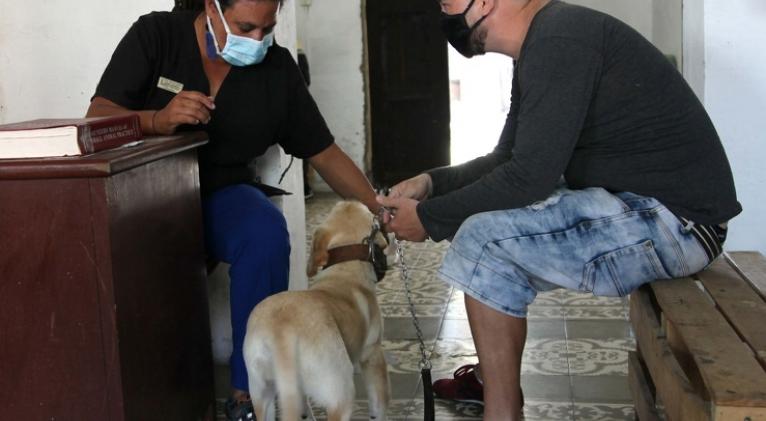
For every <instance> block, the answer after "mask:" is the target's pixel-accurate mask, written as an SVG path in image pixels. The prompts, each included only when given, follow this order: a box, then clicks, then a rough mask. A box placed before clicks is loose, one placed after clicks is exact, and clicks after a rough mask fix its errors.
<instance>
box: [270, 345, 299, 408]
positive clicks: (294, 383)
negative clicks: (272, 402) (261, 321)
mask: <svg viewBox="0 0 766 421" xmlns="http://www.w3.org/2000/svg"><path fill="white" fill-rule="evenodd" d="M275 339H276V340H277V341H279V346H278V347H277V349H279V350H282V351H283V352H281V353H279V352H278V353H275V355H274V366H275V367H274V368H275V369H276V370H275V371H276V373H275V374H276V376H275V377H276V378H275V380H276V383H277V394H278V395H279V408H280V412H281V414H282V415H281V417H280V418H281V419H282V420H285V421H293V420H300V419H301V417H302V415H304V414H302V412H303V408H304V405H303V399H304V397H303V391H302V390H301V389H302V388H301V381H300V376H299V373H298V371H299V369H300V367H299V366H298V337H297V336H295V335H294V334H292V333H283V334H281V335H278V337H277V338H275Z"/></svg>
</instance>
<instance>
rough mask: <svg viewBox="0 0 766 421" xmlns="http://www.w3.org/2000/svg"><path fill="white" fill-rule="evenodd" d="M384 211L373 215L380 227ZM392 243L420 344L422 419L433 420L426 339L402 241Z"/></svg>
mask: <svg viewBox="0 0 766 421" xmlns="http://www.w3.org/2000/svg"><path fill="white" fill-rule="evenodd" d="M385 212H388V213H389V214H390V215H393V212H392V211H391V209H388V208H386V207H381V208H380V210H379V212H378V215H376V217H375V222H374V224H375V226H378V227H381V226H383V224H382V221H383V214H384V213H385ZM394 244H395V245H396V260H397V261H398V262H399V268H400V271H399V274H400V278H401V280H402V283H403V284H404V290H405V292H406V296H407V303H408V304H409V309H410V315H411V316H412V325H413V326H414V327H415V334H416V335H417V337H418V345H419V346H420V363H419V364H418V366H419V367H420V376H421V379H422V381H423V419H424V420H425V421H434V419H435V415H436V414H435V412H436V411H435V407H434V394H433V389H432V388H431V386H432V384H431V367H432V364H431V360H430V359H429V358H428V353H427V352H426V341H425V339H424V338H423V330H422V329H421V328H420V321H419V320H418V315H417V313H416V312H415V303H414V302H413V299H412V288H411V286H410V270H409V267H408V266H407V261H406V260H405V258H404V242H403V241H400V240H399V239H394Z"/></svg>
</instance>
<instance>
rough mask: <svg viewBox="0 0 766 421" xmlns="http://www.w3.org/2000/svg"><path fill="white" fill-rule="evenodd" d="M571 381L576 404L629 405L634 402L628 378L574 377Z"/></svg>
mask: <svg viewBox="0 0 766 421" xmlns="http://www.w3.org/2000/svg"><path fill="white" fill-rule="evenodd" d="M570 379H571V384H572V398H573V399H574V401H575V402H594V401H597V402H602V403H619V404H629V403H631V402H632V400H633V397H632V395H631V393H630V388H629V387H628V378H627V376H572V377H570Z"/></svg>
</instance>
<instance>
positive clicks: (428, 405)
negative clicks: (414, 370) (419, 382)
mask: <svg viewBox="0 0 766 421" xmlns="http://www.w3.org/2000/svg"><path fill="white" fill-rule="evenodd" d="M420 378H421V379H423V420H425V421H434V419H435V416H436V414H435V412H436V411H435V409H434V391H433V386H432V383H431V369H430V368H424V369H422V370H420Z"/></svg>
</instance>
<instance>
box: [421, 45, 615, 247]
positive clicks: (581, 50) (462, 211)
mask: <svg viewBox="0 0 766 421" xmlns="http://www.w3.org/2000/svg"><path fill="white" fill-rule="evenodd" d="M538 43H540V44H541V45H537V46H534V45H533V46H530V47H529V49H528V51H527V52H528V54H527V56H526V57H523V58H522V60H521V61H520V64H519V65H520V66H521V67H520V69H519V78H520V80H521V81H522V84H523V86H522V95H521V98H520V104H519V107H520V108H519V118H518V125H517V127H516V129H515V131H516V132H515V145H514V147H513V154H512V156H511V158H510V160H508V161H507V162H505V163H503V164H501V165H500V166H498V167H496V168H495V169H493V170H492V171H491V172H489V173H487V174H486V175H484V176H482V177H481V178H479V179H478V180H477V181H475V182H473V183H471V184H469V185H466V186H465V187H462V188H460V189H458V190H455V191H452V192H449V193H446V194H444V195H442V196H438V197H434V198H432V199H429V200H426V201H424V202H421V203H420V204H419V205H418V206H417V214H418V219H419V220H420V222H421V223H422V225H423V226H424V227H425V229H426V231H427V232H428V234H429V235H430V236H431V238H433V239H434V240H436V241H440V240H443V239H445V238H449V237H451V236H453V235H455V233H456V232H457V230H458V228H460V225H461V224H462V223H463V222H464V221H465V220H466V219H467V218H468V217H470V216H471V215H475V214H477V213H481V212H488V211H493V210H500V209H515V208H520V207H524V206H527V205H530V204H532V203H534V202H535V201H538V200H542V199H545V198H546V197H547V196H548V195H550V194H551V192H552V191H553V189H554V188H555V186H556V184H557V183H558V181H559V180H560V178H561V176H562V174H563V173H564V171H565V169H566V167H567V165H568V164H569V160H570V159H571V156H572V153H573V151H574V147H575V145H576V144H577V141H578V139H579V137H580V133H581V131H582V128H583V125H584V123H585V118H586V116H587V112H588V108H589V105H590V101H591V98H592V96H593V91H594V89H595V87H596V84H597V83H598V77H599V74H600V69H601V63H602V57H601V56H600V55H599V54H598V53H597V52H596V51H595V50H593V49H590V48H589V47H587V46H584V45H582V44H579V43H576V42H573V41H568V40H566V39H558V38H552V39H544V40H540V41H538ZM434 189H435V190H436V189H438V185H437V183H434Z"/></svg>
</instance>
